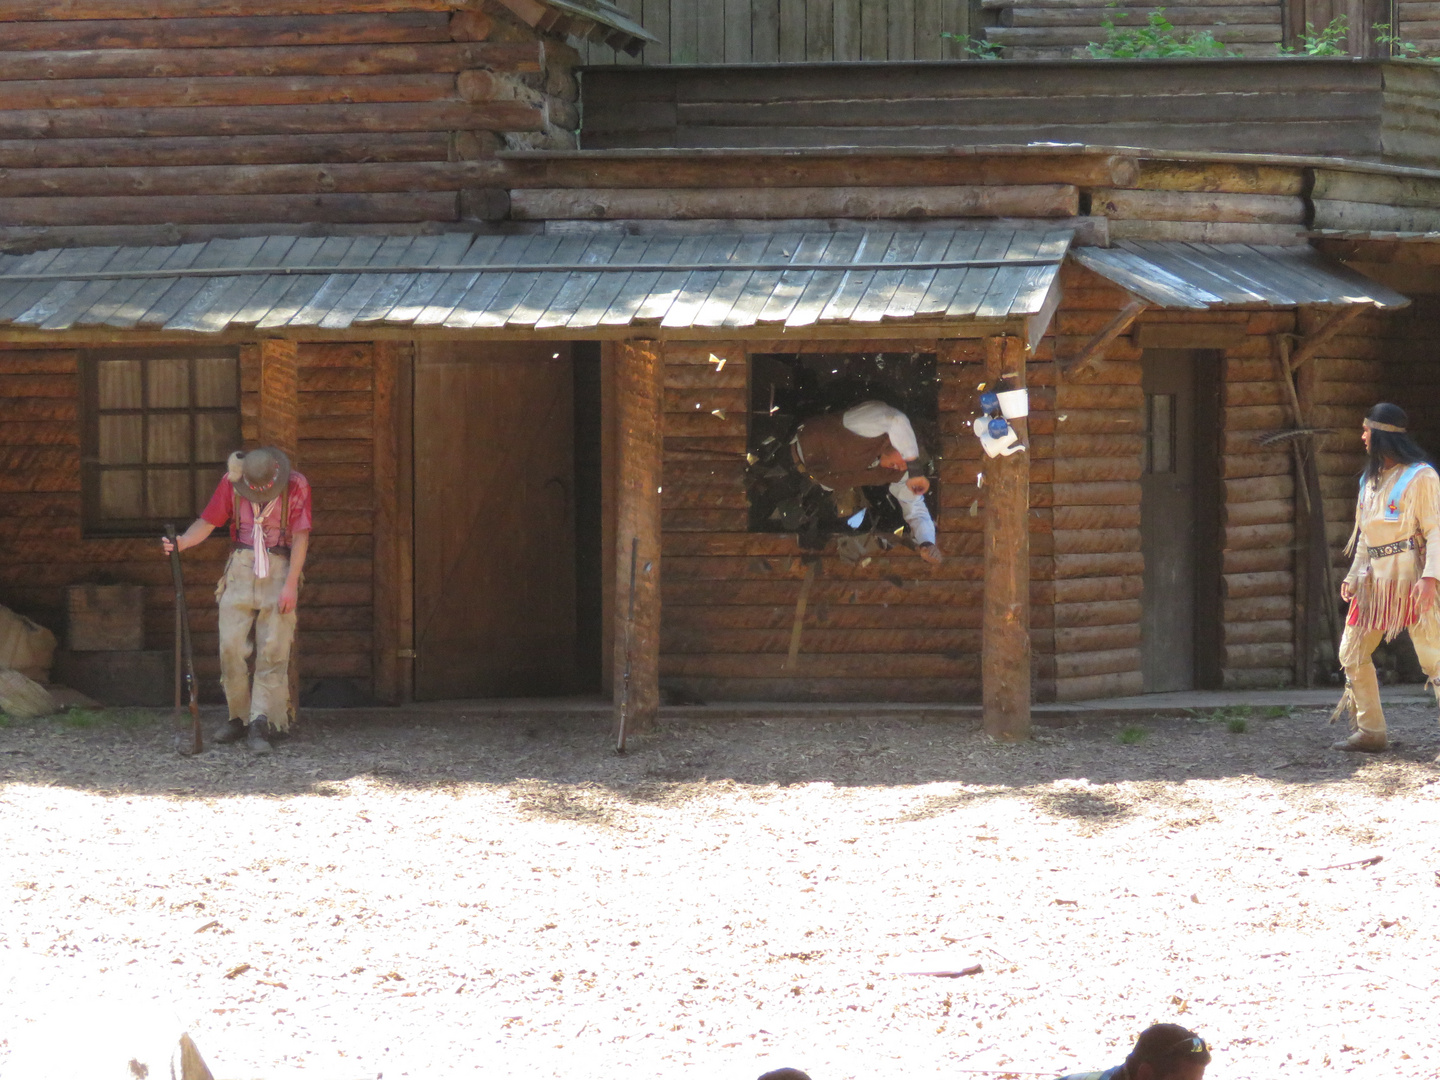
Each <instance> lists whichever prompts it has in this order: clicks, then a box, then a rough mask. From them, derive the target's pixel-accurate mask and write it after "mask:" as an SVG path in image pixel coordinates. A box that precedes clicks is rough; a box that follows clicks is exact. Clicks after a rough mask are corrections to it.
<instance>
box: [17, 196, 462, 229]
mask: <svg viewBox="0 0 1440 1080" xmlns="http://www.w3.org/2000/svg"><path fill="white" fill-rule="evenodd" d="M458 217H459V210H458V204H457V202H456V196H455V194H454V193H452V192H439V193H433V194H415V193H403V194H398V193H397V194H346V195H233V196H226V197H225V198H215V197H213V196H208V195H191V196H173V195H171V196H153V197H151V196H134V195H122V196H114V197H98V196H97V197H94V198H79V199H71V198H53V199H3V198H0V219H3V220H5V221H8V222H9V223H11V224H12V225H29V226H43V225H123V224H133V225H143V224H146V223H147V222H153V221H158V220H165V221H169V222H171V223H173V224H248V223H251V222H275V223H284V224H300V223H304V222H344V223H346V224H352V223H361V222H376V223H379V222H396V223H398V222H420V221H455V220H457V219H458Z"/></svg>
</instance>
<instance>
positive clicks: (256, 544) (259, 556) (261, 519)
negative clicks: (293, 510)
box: [250, 499, 280, 579]
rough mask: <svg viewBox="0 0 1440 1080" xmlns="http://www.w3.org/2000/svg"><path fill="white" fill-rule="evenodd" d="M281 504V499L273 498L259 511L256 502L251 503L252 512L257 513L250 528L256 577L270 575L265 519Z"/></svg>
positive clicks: (261, 577)
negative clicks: (256, 508)
mask: <svg viewBox="0 0 1440 1080" xmlns="http://www.w3.org/2000/svg"><path fill="white" fill-rule="evenodd" d="M279 505H280V500H279V499H271V500H270V501H269V502H268V503H266V504H265V508H264V509H263V510H260V511H258V512H257V511H256V510H255V504H254V503H251V504H250V508H251V513H253V514H254V515H255V522H254V525H253V526H252V527H251V530H250V548H251V550H252V551H254V552H255V577H256V578H260V579H263V578H268V577H269V576H270V549H269V548H267V547H266V546H265V519H266V518H268V517H269V516H270V512H271V511H272V510H274V509H275V507H277V506H279Z"/></svg>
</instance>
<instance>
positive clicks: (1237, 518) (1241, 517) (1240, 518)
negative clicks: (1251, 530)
mask: <svg viewBox="0 0 1440 1080" xmlns="http://www.w3.org/2000/svg"><path fill="white" fill-rule="evenodd" d="M1221 518H1222V522H1223V524H1225V525H1227V526H1236V525H1278V524H1281V523H1282V522H1289V521H1293V520H1294V518H1295V504H1294V503H1293V502H1291V501H1290V500H1289V499H1267V500H1265V501H1263V502H1236V503H1226V504H1225V506H1224V508H1223V510H1222V511H1221Z"/></svg>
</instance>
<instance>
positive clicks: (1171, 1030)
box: [1125, 1024, 1210, 1080]
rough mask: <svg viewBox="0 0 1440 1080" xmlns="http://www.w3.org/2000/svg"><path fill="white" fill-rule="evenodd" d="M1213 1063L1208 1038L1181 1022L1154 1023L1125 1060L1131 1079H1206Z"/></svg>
mask: <svg viewBox="0 0 1440 1080" xmlns="http://www.w3.org/2000/svg"><path fill="white" fill-rule="evenodd" d="M1209 1064H1210V1047H1208V1046H1207V1045H1205V1040H1204V1039H1202V1038H1200V1036H1199V1035H1196V1034H1195V1033H1194V1032H1193V1031H1191V1030H1189V1029H1188V1028H1183V1027H1181V1026H1180V1025H1179V1024H1151V1025H1150V1026H1149V1027H1148V1028H1146V1029H1145V1030H1144V1031H1142V1032H1141V1033H1140V1037H1139V1038H1138V1039H1136V1040H1135V1049H1133V1050H1131V1051H1130V1056H1129V1057H1127V1058H1126V1059H1125V1075H1126V1077H1127V1078H1128V1080H1202V1078H1203V1077H1204V1075H1205V1066H1206V1065H1209Z"/></svg>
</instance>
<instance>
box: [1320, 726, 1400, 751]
mask: <svg viewBox="0 0 1440 1080" xmlns="http://www.w3.org/2000/svg"><path fill="white" fill-rule="evenodd" d="M1386 745H1387V744H1386V741H1385V736H1384V735H1383V734H1381V733H1380V732H1377V731H1364V730H1361V731H1356V732H1354V733H1352V734H1351V736H1350V737H1349V738H1348V739H1343V740H1341V741H1340V742H1337V743H1334V744H1333V745H1332V746H1331V747H1330V749H1331V750H1348V751H1351V752H1352V753H1360V754H1378V753H1379V752H1380V751H1381V750H1384V749H1385V747H1386Z"/></svg>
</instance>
